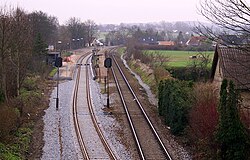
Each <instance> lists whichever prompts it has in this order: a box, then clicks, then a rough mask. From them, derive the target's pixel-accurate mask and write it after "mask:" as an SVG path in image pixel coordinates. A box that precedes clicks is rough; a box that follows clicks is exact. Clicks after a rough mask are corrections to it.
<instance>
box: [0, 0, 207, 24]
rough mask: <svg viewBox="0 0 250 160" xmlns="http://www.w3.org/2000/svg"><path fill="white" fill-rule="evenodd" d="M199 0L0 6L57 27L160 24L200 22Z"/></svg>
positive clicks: (4, 0)
mask: <svg viewBox="0 0 250 160" xmlns="http://www.w3.org/2000/svg"><path fill="white" fill-rule="evenodd" d="M199 1H200V0H0V5H1V6H3V5H6V4H7V5H12V6H19V7H21V8H23V9H25V10H26V11H28V12H32V11H39V10H41V11H43V12H46V13H48V14H49V15H52V16H56V17H57V18H58V20H59V22H60V24H64V23H65V22H66V21H67V20H68V19H69V18H70V17H77V18H80V19H81V20H82V21H85V20H87V19H91V20H94V21H95V22H96V23H97V24H120V23H145V22H160V21H167V22H173V21H197V20H199V21H203V20H204V19H203V17H201V16H200V15H199V14H198V11H197V7H198V6H199Z"/></svg>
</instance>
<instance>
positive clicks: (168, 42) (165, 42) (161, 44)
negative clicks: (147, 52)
mask: <svg viewBox="0 0 250 160" xmlns="http://www.w3.org/2000/svg"><path fill="white" fill-rule="evenodd" d="M158 45H160V46H174V45H175V42H174V41H158Z"/></svg>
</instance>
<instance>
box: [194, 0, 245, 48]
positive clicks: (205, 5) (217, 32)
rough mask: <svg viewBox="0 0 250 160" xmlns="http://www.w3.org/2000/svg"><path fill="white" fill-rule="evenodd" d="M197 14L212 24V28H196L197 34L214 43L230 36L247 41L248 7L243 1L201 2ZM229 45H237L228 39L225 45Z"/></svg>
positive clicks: (214, 0)
mask: <svg viewBox="0 0 250 160" xmlns="http://www.w3.org/2000/svg"><path fill="white" fill-rule="evenodd" d="M199 12H200V13H201V15H202V16H204V17H205V18H206V19H207V20H208V21H210V22H211V23H212V27H211V26H210V27H207V26H205V25H202V24H200V25H199V26H198V27H196V29H197V32H199V33H202V34H204V35H206V36H207V37H209V38H210V39H212V40H216V41H218V40H219V39H221V36H223V35H230V34H231V35H232V34H234V35H238V36H241V37H243V38H245V39H246V40H248V39H249V38H248V37H249V36H250V7H249V4H248V3H247V2H246V1H245V0H201V2H200V8H199ZM224 41H227V40H226V39H224ZM230 43H233V45H239V44H235V42H234V41H232V40H231V39H228V41H227V44H230ZM241 45H242V44H241ZM246 47H247V48H248V49H249V45H248V44H246V45H244V48H246Z"/></svg>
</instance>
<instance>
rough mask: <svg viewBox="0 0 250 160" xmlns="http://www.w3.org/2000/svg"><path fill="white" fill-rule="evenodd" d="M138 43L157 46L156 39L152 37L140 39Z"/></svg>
mask: <svg viewBox="0 0 250 160" xmlns="http://www.w3.org/2000/svg"><path fill="white" fill-rule="evenodd" d="M139 43H142V44H146V45H158V41H157V37H154V36H148V37H142V38H140V39H139Z"/></svg>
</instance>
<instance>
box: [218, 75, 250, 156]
mask: <svg viewBox="0 0 250 160" xmlns="http://www.w3.org/2000/svg"><path fill="white" fill-rule="evenodd" d="M239 99H240V97H239V94H238V92H237V91H236V90H235V89H234V84H233V82H232V81H230V83H229V85H228V82H227V80H223V81H222V85H221V91H220V103H219V107H218V112H219V125H218V130H217V132H216V140H217V142H218V143H219V146H220V148H219V157H220V158H221V159H239V160H243V159H247V154H246V153H247V150H248V147H249V143H248V142H249V137H248V136H247V132H246V129H245V128H244V126H243V124H242V122H241V121H240V116H239Z"/></svg>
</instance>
